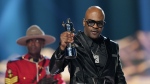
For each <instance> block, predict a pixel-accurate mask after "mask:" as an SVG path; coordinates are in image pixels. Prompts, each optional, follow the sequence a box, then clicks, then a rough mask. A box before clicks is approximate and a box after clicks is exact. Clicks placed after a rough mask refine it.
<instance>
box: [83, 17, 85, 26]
mask: <svg viewBox="0 0 150 84" xmlns="http://www.w3.org/2000/svg"><path fill="white" fill-rule="evenodd" d="M83 26H85V18H83Z"/></svg>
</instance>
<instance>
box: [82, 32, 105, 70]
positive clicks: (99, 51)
mask: <svg viewBox="0 0 150 84" xmlns="http://www.w3.org/2000/svg"><path fill="white" fill-rule="evenodd" d="M83 36H84V38H85V40H86V42H87V44H88V45H89V48H90V49H91V52H92V54H95V55H98V58H97V59H98V61H97V62H96V61H95V64H96V66H97V67H99V69H102V68H103V67H104V66H105V64H106V60H107V50H106V46H105V43H104V38H102V37H101V36H100V37H99V38H98V39H96V40H93V39H91V38H89V37H88V36H86V35H85V34H84V33H83ZM92 57H93V58H95V57H94V55H93V56H92ZM97 59H95V60H97Z"/></svg>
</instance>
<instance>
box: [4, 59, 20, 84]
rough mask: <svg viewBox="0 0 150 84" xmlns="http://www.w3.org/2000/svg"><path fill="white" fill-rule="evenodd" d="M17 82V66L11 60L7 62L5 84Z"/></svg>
mask: <svg viewBox="0 0 150 84" xmlns="http://www.w3.org/2000/svg"><path fill="white" fill-rule="evenodd" d="M10 83H11V84H19V82H18V74H17V67H16V65H15V64H14V63H13V62H8V63H7V69H6V73H5V84H10Z"/></svg>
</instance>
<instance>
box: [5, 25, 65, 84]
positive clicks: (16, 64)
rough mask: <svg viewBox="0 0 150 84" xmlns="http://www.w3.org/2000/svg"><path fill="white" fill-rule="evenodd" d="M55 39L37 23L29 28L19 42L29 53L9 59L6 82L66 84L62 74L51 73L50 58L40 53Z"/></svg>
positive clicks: (17, 83)
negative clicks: (46, 33)
mask: <svg viewBox="0 0 150 84" xmlns="http://www.w3.org/2000/svg"><path fill="white" fill-rule="evenodd" d="M54 41H55V38H54V37H53V36H50V35H45V34H44V32H43V30H41V28H40V27H39V26H37V25H32V26H30V27H29V28H28V29H27V32H26V36H24V37H21V38H19V39H18V40H17V43H18V44H19V45H22V46H26V47H27V50H28V52H27V54H25V55H23V56H20V57H18V58H17V59H15V60H11V61H8V63H7V70H6V74H5V84H65V82H64V80H63V79H62V78H61V74H57V75H51V74H50V73H49V68H48V65H49V62H50V59H48V58H46V57H44V56H43V55H41V54H40V52H41V49H42V48H43V47H44V46H45V45H48V44H51V43H53V42H54Z"/></svg>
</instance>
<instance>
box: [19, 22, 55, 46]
mask: <svg viewBox="0 0 150 84" xmlns="http://www.w3.org/2000/svg"><path fill="white" fill-rule="evenodd" d="M33 38H41V39H44V40H45V45H48V44H51V43H53V42H55V37H53V36H50V35H45V33H44V31H43V30H42V29H41V28H40V27H39V26H37V25H32V26H30V27H29V28H28V29H27V31H26V36H24V37H21V38H19V39H18V40H17V43H18V44H19V45H22V46H26V41H27V40H29V39H33Z"/></svg>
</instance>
